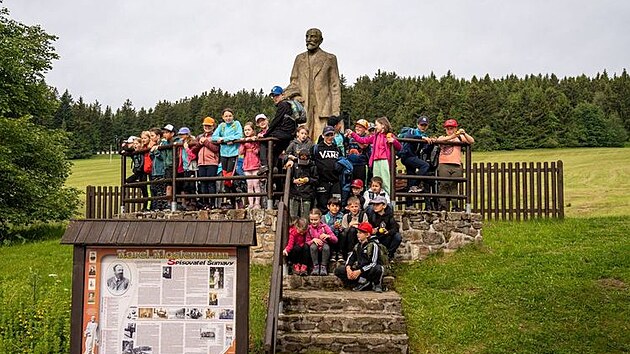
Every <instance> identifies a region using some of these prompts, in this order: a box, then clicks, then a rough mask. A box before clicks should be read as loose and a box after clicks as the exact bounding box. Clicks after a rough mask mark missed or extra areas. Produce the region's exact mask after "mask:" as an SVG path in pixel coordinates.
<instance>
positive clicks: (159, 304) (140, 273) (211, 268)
mask: <svg viewBox="0 0 630 354" xmlns="http://www.w3.org/2000/svg"><path fill="white" fill-rule="evenodd" d="M86 260H87V261H86V262H85V277H84V281H85V284H84V289H85V291H84V299H83V304H84V305H83V319H84V323H83V327H82V328H83V329H84V330H83V339H84V340H83V350H82V352H83V353H87V354H110V353H112V354H113V353H123V354H132V353H133V354H139V353H143V354H166V353H190V354H195V353H235V352H236V345H235V340H234V338H235V317H236V311H237V309H236V248H234V247H229V248H225V247H221V248H185V247H162V248H156V247H120V248H102V247H88V248H86Z"/></svg>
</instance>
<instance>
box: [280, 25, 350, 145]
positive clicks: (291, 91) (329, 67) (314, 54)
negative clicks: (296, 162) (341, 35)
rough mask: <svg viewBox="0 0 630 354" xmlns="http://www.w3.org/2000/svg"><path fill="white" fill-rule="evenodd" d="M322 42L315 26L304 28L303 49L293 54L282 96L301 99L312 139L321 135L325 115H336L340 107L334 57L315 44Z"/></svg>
mask: <svg viewBox="0 0 630 354" xmlns="http://www.w3.org/2000/svg"><path fill="white" fill-rule="evenodd" d="M323 41H324V37H323V36H322V32H321V31H320V30H319V29H317V28H311V29H309V30H308V31H306V49H307V51H306V52H304V53H300V54H298V55H297V56H296V57H295V62H294V63H293V70H292V71H291V82H290V83H289V86H288V87H287V88H286V90H285V96H286V97H289V98H294V99H297V100H298V101H302V102H303V104H304V108H305V109H306V114H307V122H306V124H307V127H308V128H309V130H310V132H311V138H312V139H313V141H317V138H318V137H319V136H320V135H321V134H322V131H323V130H324V127H325V126H326V120H327V118H328V117H329V116H338V115H339V110H340V106H341V85H340V82H339V69H338V67H337V57H336V56H335V55H334V54H330V53H326V52H325V51H323V50H322V49H321V48H320V47H319V46H320V45H321V44H322V42H323Z"/></svg>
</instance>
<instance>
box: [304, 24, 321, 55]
mask: <svg viewBox="0 0 630 354" xmlns="http://www.w3.org/2000/svg"><path fill="white" fill-rule="evenodd" d="M323 41H324V37H323V36H322V31H320V30H319V29H317V28H311V29H309V30H308V31H306V49H308V51H309V52H312V51H315V50H317V48H319V45H320V44H322V42H323Z"/></svg>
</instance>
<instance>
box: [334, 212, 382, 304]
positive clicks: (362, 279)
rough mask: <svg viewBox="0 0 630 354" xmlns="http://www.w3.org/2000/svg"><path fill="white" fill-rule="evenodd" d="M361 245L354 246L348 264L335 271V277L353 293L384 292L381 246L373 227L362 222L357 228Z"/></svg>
mask: <svg viewBox="0 0 630 354" xmlns="http://www.w3.org/2000/svg"><path fill="white" fill-rule="evenodd" d="M356 228H357V237H358V239H359V243H357V244H356V245H355V246H354V249H353V250H352V253H350V256H349V257H348V260H347V261H346V264H345V265H343V266H340V267H337V268H336V269H335V275H336V276H337V277H338V278H339V279H341V281H342V282H343V283H344V284H345V285H346V286H354V287H353V288H352V290H353V291H363V290H370V289H371V290H374V291H376V292H378V293H380V292H383V286H382V283H383V272H384V268H383V265H382V264H379V263H380V262H379V247H382V245H381V244H379V243H378V241H377V240H376V236H374V235H372V232H373V230H372V225H370V223H369V222H362V223H360V224H359V225H357V226H356Z"/></svg>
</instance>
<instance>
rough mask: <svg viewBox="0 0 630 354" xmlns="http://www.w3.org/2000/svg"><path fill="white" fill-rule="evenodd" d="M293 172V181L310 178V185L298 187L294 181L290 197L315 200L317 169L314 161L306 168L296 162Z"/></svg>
mask: <svg viewBox="0 0 630 354" xmlns="http://www.w3.org/2000/svg"><path fill="white" fill-rule="evenodd" d="M291 170H292V173H291V178H292V179H296V178H303V177H308V183H306V184H303V185H301V186H297V185H295V184H294V183H293V181H292V182H291V188H290V190H289V195H290V197H291V198H303V199H313V197H314V196H315V186H316V185H317V167H315V164H314V163H313V162H312V161H309V163H308V165H305V166H304V165H300V164H298V162H297V161H295V162H294V163H293V167H291Z"/></svg>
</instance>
